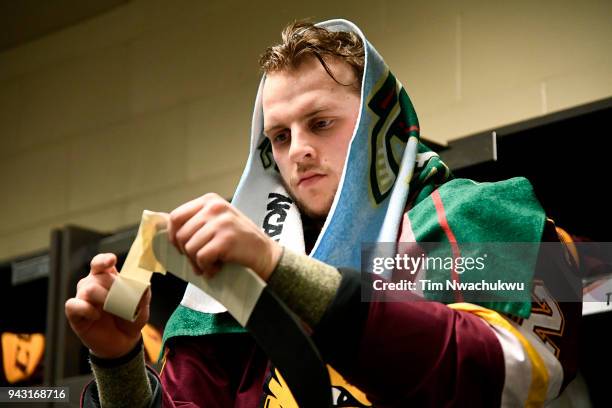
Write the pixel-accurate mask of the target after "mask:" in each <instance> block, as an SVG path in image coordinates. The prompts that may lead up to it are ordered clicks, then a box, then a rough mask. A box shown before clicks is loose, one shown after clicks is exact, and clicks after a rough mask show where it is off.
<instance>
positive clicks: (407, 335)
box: [66, 20, 580, 407]
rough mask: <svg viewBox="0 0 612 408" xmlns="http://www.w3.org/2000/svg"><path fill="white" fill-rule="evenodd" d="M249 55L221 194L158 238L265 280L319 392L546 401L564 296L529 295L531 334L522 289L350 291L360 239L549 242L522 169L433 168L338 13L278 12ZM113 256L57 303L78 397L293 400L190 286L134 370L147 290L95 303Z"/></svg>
mask: <svg viewBox="0 0 612 408" xmlns="http://www.w3.org/2000/svg"><path fill="white" fill-rule="evenodd" d="M366 60H367V65H366ZM261 65H262V68H263V70H264V73H265V78H264V80H263V81H262V87H260V93H259V96H258V100H257V102H256V104H257V106H256V110H255V112H256V113H255V115H254V126H253V128H254V131H253V135H252V143H251V157H250V158H249V162H248V163H247V168H246V170H245V174H244V175H243V179H242V180H241V183H240V186H239V188H238V190H237V192H236V197H235V200H234V202H233V203H232V204H229V203H228V202H226V201H225V200H223V199H222V198H221V197H219V196H218V195H216V194H206V195H204V196H202V197H200V198H197V199H195V200H193V201H190V202H188V203H186V204H184V205H182V206H180V207H178V208H177V209H175V210H174V211H172V213H171V214H170V215H169V224H168V225H169V237H170V240H171V242H172V243H173V244H174V245H175V246H176V247H177V249H178V250H179V251H180V252H181V253H183V254H185V256H187V257H188V258H189V260H190V262H191V264H192V267H193V269H194V271H196V273H198V274H204V275H208V276H211V275H213V274H215V273H217V272H218V271H219V269H220V268H221V267H222V265H223V264H224V263H238V264H241V265H243V266H246V267H249V268H250V269H252V270H253V271H255V273H257V274H258V275H259V276H260V277H261V278H262V279H263V280H265V281H267V283H268V287H269V288H270V289H271V290H272V291H274V292H275V293H276V294H277V295H278V297H280V298H281V299H282V300H283V301H284V302H285V303H286V304H287V306H288V307H289V308H290V309H291V310H292V311H293V312H295V314H296V315H297V316H299V317H300V318H301V319H302V321H303V322H304V323H305V324H306V325H307V326H308V327H309V329H310V330H311V331H312V333H313V335H312V336H313V339H314V341H315V343H316V344H317V346H318V347H319V349H320V351H321V354H322V356H323V358H324V359H325V361H326V362H327V363H328V364H329V370H330V376H331V378H332V386H333V389H334V393H333V395H334V405H335V406H370V405H373V406H398V407H399V406H407V405H408V404H417V406H442V405H444V406H498V405H505V406H520V405H542V404H544V402H545V401H547V400H550V399H552V398H554V397H556V396H557V394H558V393H559V392H560V391H561V390H562V389H563V387H564V386H565V385H566V384H567V383H568V382H569V381H570V380H571V378H572V377H573V375H574V372H575V368H576V365H575V360H573V356H574V353H575V351H576V336H575V334H574V333H572V329H573V327H574V326H575V322H576V319H579V315H580V309H579V306H578V307H576V305H575V304H562V303H558V302H555V301H554V299H546V298H543V297H540V300H541V301H542V302H544V304H546V305H547V306H549V308H548V309H546V312H547V313H549V317H550V319H549V321H547V322H546V324H545V325H548V326H546V328H547V330H545V331H544V332H545V333H546V334H544V335H540V334H541V333H542V331H541V330H540V331H537V330H535V328H541V327H542V324H544V323H543V321H542V319H540V318H539V315H538V310H537V308H532V307H531V305H530V304H529V303H528V302H527V303H525V302H523V303H520V302H515V303H510V302H505V303H503V302H497V303H491V304H487V306H488V307H487V308H485V307H482V306H477V305H473V304H469V303H463V302H460V301H458V302H456V303H454V304H449V305H445V304H443V303H439V302H383V301H378V300H379V299H377V298H376V297H375V298H374V299H373V300H372V301H371V302H370V303H362V302H361V297H360V290H359V285H360V278H359V275H358V274H357V273H356V272H355V269H359V255H360V248H361V243H362V242H368V241H369V242H372V241H401V242H426V241H430V242H435V241H443V240H448V241H449V242H451V243H453V242H478V241H480V242H490V241H495V240H499V239H500V237H501V238H503V239H506V240H508V241H514V242H539V241H540V240H548V239H552V240H557V237H556V233H555V230H554V226H553V225H552V224H550V223H549V222H547V220H546V218H545V216H544V213H543V211H542V209H541V207H540V206H539V203H537V200H536V199H535V196H534V195H533V192H532V191H531V189H530V186H529V184H528V182H526V180H524V179H513V180H509V181H507V182H502V183H494V184H477V183H473V182H469V181H465V180H451V177H450V174H449V172H448V169H447V168H446V166H445V165H444V164H443V163H442V162H441V161H440V160H439V158H438V157H437V155H435V154H434V153H432V152H430V151H429V149H427V148H426V147H425V146H423V145H422V144H420V143H419V142H418V135H419V128H418V122H417V120H416V115H415V113H414V110H413V109H412V105H411V103H410V100H409V99H408V96H407V94H406V93H405V91H404V89H403V88H402V87H401V84H399V82H397V81H396V80H395V78H394V77H393V75H391V73H390V72H389V71H388V69H387V67H386V65H384V62H383V61H382V59H381V58H380V56H379V55H378V54H377V53H376V51H375V50H374V48H373V47H372V46H371V45H370V44H369V43H368V42H367V41H366V40H365V37H363V34H361V32H360V31H359V29H358V28H357V27H355V26H354V25H352V24H351V23H349V22H346V21H342V20H337V21H331V22H326V23H323V24H321V25H319V26H314V25H312V24H309V23H294V24H292V25H290V26H288V27H287V28H286V29H285V30H284V32H283V42H282V43H281V44H279V45H277V46H275V47H271V48H270V49H268V50H267V51H266V53H265V54H264V55H263V56H262V59H261ZM493 226H494V228H493ZM306 254H310V255H311V257H308V256H307V255H306ZM539 262H545V260H539ZM115 264H116V257H115V256H114V255H112V254H100V255H97V256H96V257H95V258H94V259H93V260H92V263H91V272H90V274H89V276H88V277H86V278H85V279H83V280H82V281H81V282H79V284H78V286H77V294H76V297H75V298H73V299H69V300H68V301H67V302H66V314H67V316H68V318H69V321H70V324H71V325H72V327H73V329H74V331H75V332H76V333H77V335H79V337H80V338H81V340H82V341H83V343H84V344H85V345H86V346H87V347H89V349H90V351H91V360H92V368H93V370H94V374H95V376H96V382H97V384H96V383H93V384H90V385H89V386H88V387H87V388H86V390H85V393H84V396H83V403H84V404H85V405H93V406H95V405H96V404H98V401H97V398H98V395H99V398H100V401H101V405H102V406H119V405H126V406H128V405H129V406H149V405H159V404H161V403H162V402H163V405H164V406H183V405H188V406H207V407H209V406H219V407H227V406H236V407H253V406H258V405H261V406H265V407H274V406H279V407H280V406H284V407H287V406H294V405H295V402H294V401H292V397H291V393H290V391H289V390H288V389H287V387H286V384H285V383H284V381H283V379H282V373H279V372H278V371H277V370H276V369H275V368H273V367H270V365H269V364H268V361H267V359H266V356H265V355H264V354H263V353H262V351H261V350H260V349H259V348H258V347H257V346H256V345H255V343H254V341H253V340H252V339H251V338H250V336H249V335H248V334H247V333H244V330H242V329H241V328H240V327H238V326H237V324H236V323H235V322H234V321H233V320H232V319H231V318H229V317H228V316H227V314H226V313H219V312H220V311H222V310H223V308H222V307H220V305H216V304H215V303H214V302H213V301H211V299H208V298H207V297H206V296H205V294H203V293H200V292H198V289H197V288H195V287H192V286H190V287H189V288H188V290H187V292H186V294H185V298H184V299H183V302H182V304H181V306H179V308H178V309H177V311H176V312H175V314H174V315H173V317H172V318H171V320H170V322H169V323H168V325H167V328H166V334H165V336H164V337H165V339H166V340H165V349H166V352H165V366H164V369H163V370H162V373H161V375H160V377H157V376H156V375H155V374H154V373H152V372H150V371H149V373H148V375H147V374H146V371H145V366H144V362H143V356H142V350H141V346H140V341H141V340H140V330H141V329H142V327H143V325H144V324H145V323H146V321H147V319H148V303H149V301H150V294H147V295H145V297H144V298H143V300H142V301H141V307H140V313H139V315H138V319H137V320H136V321H135V322H133V323H131V322H127V321H125V320H122V319H120V318H117V317H114V316H112V315H109V314H107V313H106V312H104V311H102V309H101V307H102V304H103V303H104V299H105V298H106V295H107V293H108V289H109V287H110V285H111V284H112V282H113V280H114V279H115V276H116V274H117V270H116V269H115ZM538 265H539V263H538ZM340 267H349V269H342V272H340V271H339V270H338V269H337V268H340ZM351 268H352V270H351ZM532 278H533V276H530V277H529V279H532ZM538 287H540V286H538ZM534 290H535V289H534ZM539 293H545V291H544V292H539ZM551 308H552V309H551ZM557 326H558V327H557Z"/></svg>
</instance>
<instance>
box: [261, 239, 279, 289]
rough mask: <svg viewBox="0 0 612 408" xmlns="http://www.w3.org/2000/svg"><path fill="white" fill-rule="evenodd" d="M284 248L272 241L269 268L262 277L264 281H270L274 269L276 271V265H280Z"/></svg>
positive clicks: (268, 258) (266, 268)
mask: <svg viewBox="0 0 612 408" xmlns="http://www.w3.org/2000/svg"><path fill="white" fill-rule="evenodd" d="M283 251H284V248H283V246H281V245H280V244H279V243H277V242H276V241H273V240H270V251H269V253H270V255H269V256H268V257H267V260H268V262H267V266H266V267H265V268H264V269H263V270H262V272H261V274H260V277H261V278H262V279H263V280H264V281H266V282H267V281H268V279H270V276H271V275H272V272H274V269H276V265H278V263H279V261H280V259H281V256H282V255H283Z"/></svg>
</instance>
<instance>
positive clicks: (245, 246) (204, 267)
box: [168, 193, 282, 281]
mask: <svg viewBox="0 0 612 408" xmlns="http://www.w3.org/2000/svg"><path fill="white" fill-rule="evenodd" d="M168 237H169V238H170V242H172V244H173V245H174V246H176V248H177V249H178V250H179V251H180V252H181V253H183V254H186V255H187V257H188V258H189V260H190V262H191V266H192V267H193V270H194V272H195V273H196V274H205V275H207V276H209V277H210V276H213V275H214V274H216V273H217V272H218V271H219V270H220V269H221V266H222V265H223V264H224V263H226V262H232V263H237V264H240V265H243V266H246V267H248V268H251V269H252V270H253V271H255V273H257V274H258V275H259V276H260V277H261V278H262V279H263V280H265V281H267V280H268V278H269V277H270V275H271V274H272V271H273V270H274V268H275V267H276V264H277V263H278V260H279V259H280V256H281V253H282V247H281V246H280V245H279V244H278V243H276V242H275V241H273V240H272V239H271V238H270V237H268V236H267V235H266V234H265V233H264V232H263V231H262V230H261V229H260V228H259V227H257V225H255V224H254V223H253V221H251V220H250V219H249V218H248V217H247V216H245V215H244V214H242V213H241V212H240V211H239V210H237V209H236V208H235V207H233V206H232V205H231V204H230V203H228V202H227V201H225V200H224V199H223V198H222V197H220V196H219V195H217V194H214V193H209V194H206V195H204V196H202V197H200V198H196V199H195V200H192V201H189V202H188V203H186V204H183V205H181V206H180V207H178V208H176V209H175V210H174V211H172V212H171V213H170V222H169V223H168Z"/></svg>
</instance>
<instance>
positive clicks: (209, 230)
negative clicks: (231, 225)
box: [184, 220, 219, 265]
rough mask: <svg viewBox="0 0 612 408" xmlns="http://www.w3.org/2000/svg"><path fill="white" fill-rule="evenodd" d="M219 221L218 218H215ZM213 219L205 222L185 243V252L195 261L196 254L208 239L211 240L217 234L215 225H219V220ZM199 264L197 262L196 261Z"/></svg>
mask: <svg viewBox="0 0 612 408" xmlns="http://www.w3.org/2000/svg"><path fill="white" fill-rule="evenodd" d="M215 221H217V220H215ZM215 221H211V222H209V223H207V224H205V225H204V226H203V227H202V228H200V229H199V230H197V231H196V232H195V233H194V234H193V235H192V236H191V237H190V238H189V240H188V241H187V242H186V243H185V246H184V248H185V254H187V256H188V257H189V258H191V259H192V260H194V261H195V259H196V255H197V253H198V251H199V250H200V248H202V247H203V246H205V245H206V244H207V243H208V241H210V240H211V239H212V238H213V236H214V234H215V226H216V225H218V224H219V223H218V222H215ZM196 265H197V262H196Z"/></svg>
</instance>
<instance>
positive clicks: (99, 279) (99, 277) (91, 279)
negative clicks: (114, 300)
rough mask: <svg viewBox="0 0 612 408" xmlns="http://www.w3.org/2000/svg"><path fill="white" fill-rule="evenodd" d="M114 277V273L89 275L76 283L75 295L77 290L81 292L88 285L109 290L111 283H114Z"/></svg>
mask: <svg viewBox="0 0 612 408" xmlns="http://www.w3.org/2000/svg"><path fill="white" fill-rule="evenodd" d="M115 276H116V275H115V274H114V273H97V274H89V275H87V276H86V277H84V278H83V279H81V280H80V281H79V282H78V283H77V288H76V290H77V293H78V291H79V290H81V288H82V287H83V286H85V285H89V284H94V285H95V284H97V285H100V286H102V287H103V288H105V289H110V287H111V286H112V285H113V282H115Z"/></svg>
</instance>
